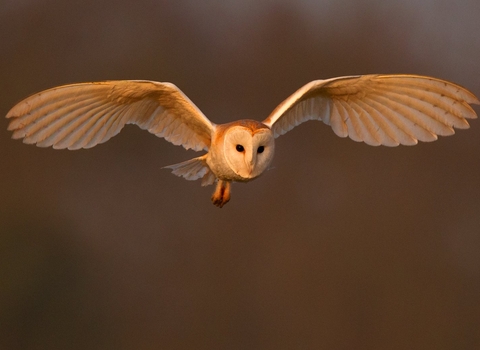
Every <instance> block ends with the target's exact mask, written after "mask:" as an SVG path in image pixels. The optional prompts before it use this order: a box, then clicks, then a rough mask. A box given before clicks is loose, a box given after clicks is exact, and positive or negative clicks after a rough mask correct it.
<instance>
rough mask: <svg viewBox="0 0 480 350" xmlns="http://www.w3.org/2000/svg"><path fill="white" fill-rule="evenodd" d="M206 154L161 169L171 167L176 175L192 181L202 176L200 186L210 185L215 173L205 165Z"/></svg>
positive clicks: (213, 180)
mask: <svg viewBox="0 0 480 350" xmlns="http://www.w3.org/2000/svg"><path fill="white" fill-rule="evenodd" d="M206 159H207V155H206V154H204V155H203V156H201V157H197V158H193V159H190V160H187V161H185V162H182V163H178V164H173V165H168V166H165V167H163V168H162V169H165V168H166V169H172V173H173V174H175V175H177V176H182V177H183V178H185V179H187V180H190V181H193V180H198V179H200V178H202V186H208V185H212V184H213V183H214V182H215V175H213V173H212V171H211V170H210V168H209V167H208V165H207V162H206Z"/></svg>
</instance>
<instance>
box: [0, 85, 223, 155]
mask: <svg viewBox="0 0 480 350" xmlns="http://www.w3.org/2000/svg"><path fill="white" fill-rule="evenodd" d="M7 118H12V121H11V122H10V125H9V127H8V129H9V130H12V131H13V136H12V137H13V138H14V139H21V138H23V142H25V143H34V144H37V146H40V147H48V146H53V148H68V149H79V148H90V147H93V146H95V145H97V144H99V143H102V142H105V141H107V140H108V139H110V138H111V137H113V136H115V135H116V134H118V133H119V132H120V130H122V128H123V127H124V126H125V124H137V125H138V126H139V127H140V128H142V129H145V130H148V131H149V132H151V133H152V134H155V135H157V136H158V137H163V138H165V139H166V140H167V141H170V142H171V143H173V144H174V145H182V146H183V147H185V148H186V149H190V148H192V149H194V150H196V151H200V150H202V149H205V150H206V149H208V148H209V146H210V139H211V134H212V130H213V128H214V127H215V125H214V124H213V123H211V122H210V121H209V120H208V119H207V117H205V115H203V113H202V112H201V111H200V110H199V109H198V108H197V107H196V106H195V105H194V104H193V103H192V102H191V101H190V100H189V99H188V97H187V96H185V94H183V93H182V92H181V91H180V90H179V89H178V88H177V87H176V86H175V85H173V84H170V83H158V82H154V81H145V80H119V81H104V82H96V83H81V84H72V85H65V86H60V87H56V88H53V89H49V90H46V91H43V92H39V93H37V94H35V95H33V96H30V97H28V98H26V99H25V100H23V101H21V102H20V103H18V104H17V105H16V106H15V107H13V108H12V109H11V110H10V112H8V114H7Z"/></svg>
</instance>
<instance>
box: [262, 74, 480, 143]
mask: <svg viewBox="0 0 480 350" xmlns="http://www.w3.org/2000/svg"><path fill="white" fill-rule="evenodd" d="M470 104H480V101H479V100H478V99H477V98H476V97H475V95H474V94H473V93H471V92H470V91H468V90H467V89H465V88H463V87H461V86H459V85H456V84H454V83H451V82H447V81H444V80H440V79H436V78H431V77H425V76H419V75H400V74H397V75H395V74H393V75H363V76H347V77H340V78H333V79H327V80H316V81H312V82H310V83H308V84H306V85H305V86H303V87H302V88H300V89H299V90H297V91H296V92H295V93H294V94H292V95H291V96H290V97H288V98H287V99H286V100H285V101H283V102H282V103H281V104H280V105H279V106H278V107H277V108H276V109H275V110H274V111H273V112H272V113H271V114H270V116H269V117H268V118H267V119H265V120H264V121H263V123H264V124H265V125H267V126H268V127H270V128H271V129H272V131H273V133H274V135H275V137H278V136H280V135H282V134H284V133H286V132H288V131H289V130H291V129H293V128H294V127H295V126H297V125H299V124H301V123H303V122H306V121H308V120H321V121H323V122H324V123H325V124H327V125H331V126H332V129H333V131H334V132H335V133H336V134H337V135H339V136H341V137H346V136H349V137H350V138H351V139H353V140H355V141H363V142H366V143H367V144H370V145H380V144H381V145H387V146H396V145H398V144H405V145H413V144H416V143H417V142H418V141H434V140H436V139H437V135H441V136H447V135H452V134H454V133H455V131H454V128H458V129H467V128H468V127H469V124H468V121H467V119H475V118H477V115H476V113H475V111H474V110H473V108H472V107H471V106H470Z"/></svg>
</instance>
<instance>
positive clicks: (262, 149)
mask: <svg viewBox="0 0 480 350" xmlns="http://www.w3.org/2000/svg"><path fill="white" fill-rule="evenodd" d="M263 151H265V146H260V147H258V148H257V153H263Z"/></svg>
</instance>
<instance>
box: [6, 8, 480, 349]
mask: <svg viewBox="0 0 480 350" xmlns="http://www.w3.org/2000/svg"><path fill="white" fill-rule="evenodd" d="M479 18H480V2H479V1H478V0H459V1H456V2H454V1H450V0H430V1H421V2H420V1H414V0H411V1H410V0H408V1H403V0H398V1H395V0H369V1H358V2H349V1H342V0H323V1H314V0H310V1H286V0H283V1H261V0H242V1H226V0H208V1H193V0H192V1H159V0H157V1H154V0H139V1H97V0H87V1H82V2H75V1H53V0H50V1H49V0H0V43H1V50H0V92H1V94H0V96H1V98H0V114H2V115H5V114H6V113H7V112H8V110H9V108H11V107H12V106H13V105H14V104H15V103H17V102H18V101H20V100H21V99H23V98H24V97H26V96H28V95H29V94H32V93H34V92H37V91H40V90H42V89H46V88H49V87H53V86H56V85H60V84H65V83H72V82H81V81H97V80H106V79H149V80H157V81H170V82H173V83H175V84H176V85H178V86H179V87H180V88H181V89H182V90H183V91H184V92H185V93H186V94H187V95H188V96H189V97H190V98H191V99H192V100H193V101H194V102H195V103H196V104H197V105H198V106H199V108H200V109H202V111H203V112H204V113H205V114H206V115H207V116H208V117H209V118H210V119H211V120H212V121H214V122H216V123H221V122H228V121H233V120H235V119H239V118H250V119H257V120H262V119H264V118H265V117H266V116H267V115H268V114H269V113H270V111H271V110H273V108H274V107H275V106H276V105H277V104H278V103H280V102H281V101H282V100H283V99H284V98H286V97H287V96H288V95H289V94H291V93H293V92H294V91H295V90H296V89H297V88H299V87H300V86H302V85H303V84H305V83H307V82H309V81H310V80H313V79H321V78H330V77H335V76H341V75H351V74H365V73H416V74H424V75H432V76H435V77H440V78H444V79H447V80H451V81H454V82H456V83H459V84H461V85H464V86H466V87H468V88H469V89H470V90H472V91H473V92H474V93H475V94H477V95H480V79H479V78H480V73H479V72H480V71H479V67H480V37H479V33H480V21H479ZM475 108H476V111H477V112H479V111H480V109H479V108H478V107H475ZM7 125H8V122H7V120H6V119H2V120H1V121H0V160H1V164H2V166H1V168H0V198H1V201H0V283H1V284H0V349H2V350H3V349H479V348H480V215H479V206H480V121H478V120H475V121H472V123H471V125H472V127H471V129H470V130H468V131H458V132H457V135H455V136H452V137H447V138H441V139H440V140H439V141H437V142H434V143H428V144H420V145H418V146H415V147H397V148H393V149H392V148H386V147H381V148H379V147H370V146H366V145H364V144H358V143H355V142H353V141H351V140H348V139H340V138H338V137H336V136H335V135H334V133H333V132H332V130H331V129H330V128H329V127H326V126H325V125H323V123H315V122H310V123H308V124H303V125H302V126H300V127H298V128H296V129H295V130H293V131H292V132H290V133H288V134H287V135H285V136H283V137H282V138H280V139H278V142H277V151H276V159H275V160H274V168H273V169H272V170H270V171H268V172H267V173H266V174H265V175H264V176H263V177H262V178H260V179H258V180H256V181H254V182H252V183H249V184H246V185H245V184H235V185H234V187H233V198H232V201H231V202H230V203H229V204H228V205H227V206H226V207H224V208H223V209H221V210H220V209H217V208H216V207H214V206H213V205H212V204H211V202H210V195H211V192H212V191H213V187H207V188H202V187H200V183H199V182H187V181H185V180H183V179H180V178H177V177H175V176H173V175H171V174H170V173H169V171H167V170H165V169H163V170H162V169H161V167H162V166H165V165H169V164H173V163H177V162H180V161H183V160H186V159H189V158H191V157H193V156H194V154H195V153H194V152H191V151H189V152H186V151H185V150H183V149H182V148H180V147H175V146H173V145H171V144H169V143H167V142H165V141H164V140H161V139H158V138H156V137H155V136H153V135H151V134H149V133H147V132H145V131H141V130H140V129H138V128H136V127H134V126H129V127H126V128H125V129H124V130H123V131H122V133H121V134H120V135H118V136H116V137H115V138H113V139H112V140H110V141H109V142H107V143H106V144H103V145H100V146H98V147H96V148H93V149H90V150H82V151H75V152H72V151H55V150H53V149H41V148H37V147H33V146H27V145H24V144H22V143H21V142H20V141H13V140H11V139H10V136H11V135H10V133H9V132H7V131H6V128H7Z"/></svg>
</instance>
